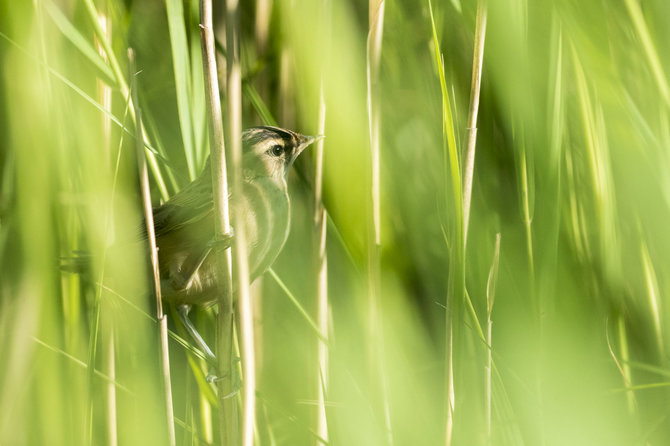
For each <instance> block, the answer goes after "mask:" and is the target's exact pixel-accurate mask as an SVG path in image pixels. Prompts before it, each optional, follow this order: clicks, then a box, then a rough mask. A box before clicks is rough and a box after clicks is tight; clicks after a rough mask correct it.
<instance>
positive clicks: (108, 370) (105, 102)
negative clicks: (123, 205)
mask: <svg viewBox="0 0 670 446" xmlns="http://www.w3.org/2000/svg"><path fill="white" fill-rule="evenodd" d="M98 22H99V23H100V27H101V28H102V30H103V31H104V33H105V37H106V38H107V39H108V40H111V38H112V28H111V26H109V25H108V23H109V20H108V19H107V16H106V15H105V14H104V13H100V15H99V16H98ZM95 48H96V50H97V51H98V54H100V57H101V58H102V59H103V60H104V61H105V63H108V59H107V56H106V54H105V50H104V48H102V45H100V42H99V40H98V39H96V42H95ZM96 84H97V93H98V102H100V104H102V106H103V107H104V108H106V109H107V110H111V109H112V89H111V87H110V86H109V85H107V83H105V82H104V81H103V80H102V79H100V78H98V79H97V81H96ZM102 134H103V154H104V163H105V167H106V168H107V169H108V168H109V165H110V161H111V160H110V141H111V139H112V121H111V119H109V117H108V116H106V115H104V114H103V115H102ZM115 182H116V178H115ZM112 195H113V194H112ZM109 218H111V216H110V217H108V220H107V221H109ZM108 229H109V228H106V231H107V230H108ZM103 330H104V333H103V342H104V345H103V349H104V357H105V361H104V368H103V373H105V374H107V376H109V377H110V380H111V381H110V382H108V383H107V384H106V389H105V403H106V411H105V412H106V413H105V415H106V416H105V429H106V437H107V445H108V446H116V445H117V444H118V435H117V419H116V386H115V385H114V382H113V381H114V380H115V379H116V368H115V367H116V365H115V357H114V327H113V326H110V325H109V324H104V325H103Z"/></svg>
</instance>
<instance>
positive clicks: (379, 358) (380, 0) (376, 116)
mask: <svg viewBox="0 0 670 446" xmlns="http://www.w3.org/2000/svg"><path fill="white" fill-rule="evenodd" d="M384 7H385V1H384V0H370V2H369V10H368V17H369V32H368V39H367V53H366V55H367V58H366V62H367V65H366V66H367V107H368V126H369V137H370V163H371V165H370V175H371V177H370V182H371V184H370V186H371V215H370V218H369V220H368V221H369V223H368V299H369V318H370V319H369V322H368V331H369V338H368V342H369V344H368V349H369V357H370V358H371V361H372V367H371V372H372V376H379V377H381V380H380V389H378V392H379V398H378V401H379V403H380V404H381V406H382V409H383V411H384V427H385V430H386V441H387V443H388V444H390V445H392V444H393V431H392V429H391V413H390V405H389V400H388V395H387V393H388V392H387V389H386V387H387V384H386V373H385V370H384V365H383V364H384V347H383V343H384V340H383V328H382V315H381V304H380V299H381V294H382V291H381V277H380V276H381V203H380V201H381V197H380V146H381V91H380V85H379V63H380V60H381V53H382V37H383V33H384Z"/></svg>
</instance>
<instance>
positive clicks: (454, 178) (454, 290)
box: [428, 0, 476, 446]
mask: <svg viewBox="0 0 670 446" xmlns="http://www.w3.org/2000/svg"><path fill="white" fill-rule="evenodd" d="M428 10H429V13H430V22H431V28H432V31H433V49H434V50H435V64H436V65H437V74H438V78H439V81H440V92H441V93H442V152H443V160H444V161H443V162H444V177H445V199H447V200H448V205H449V207H450V208H451V209H450V210H451V212H452V219H451V220H450V224H449V230H450V239H451V240H453V243H452V245H451V249H450V252H449V284H448V289H447V312H446V319H447V321H446V333H445V334H446V352H445V375H446V376H445V378H446V383H445V387H446V403H447V411H446V419H445V437H444V440H445V445H446V446H451V444H452V442H453V434H454V419H455V413H456V394H455V392H456V386H455V384H454V378H455V373H454V369H455V365H456V364H457V362H456V360H457V354H456V353H457V351H458V350H457V349H458V347H459V341H460V332H461V330H460V325H459V323H460V320H461V316H462V307H463V303H464V301H465V297H466V293H465V237H464V232H463V224H464V222H463V192H462V190H463V186H462V184H463V183H462V181H461V176H462V175H461V159H460V154H459V151H458V149H457V146H456V133H455V130H454V119H453V116H452V114H451V109H452V108H451V104H452V101H451V98H450V96H449V91H448V89H447V81H446V76H445V72H444V58H443V56H442V53H441V51H440V41H439V39H438V37H437V28H436V27H435V17H434V15H433V5H432V2H431V1H430V0H428ZM450 195H451V199H450V200H449V196H450ZM475 319H476V318H475Z"/></svg>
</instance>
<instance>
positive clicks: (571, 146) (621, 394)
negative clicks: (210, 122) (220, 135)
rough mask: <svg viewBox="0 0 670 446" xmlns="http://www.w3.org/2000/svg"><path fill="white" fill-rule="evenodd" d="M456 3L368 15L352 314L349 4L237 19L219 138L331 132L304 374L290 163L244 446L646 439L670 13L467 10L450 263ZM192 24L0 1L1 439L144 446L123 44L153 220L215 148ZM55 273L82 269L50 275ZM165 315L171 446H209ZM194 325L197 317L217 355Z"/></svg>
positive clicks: (668, 410) (123, 4) (110, 10)
mask: <svg viewBox="0 0 670 446" xmlns="http://www.w3.org/2000/svg"><path fill="white" fill-rule="evenodd" d="M221 3H222V2H215V9H216V11H215V12H216V13H215V21H216V31H215V33H216V35H217V38H218V39H219V40H220V42H221V45H220V46H219V47H218V50H219V55H220V66H219V68H220V73H221V76H220V78H221V83H222V88H221V91H222V95H225V92H226V86H225V78H226V76H225V63H224V60H225V57H224V54H225V51H226V49H225V37H224V36H225V31H224V30H225V21H224V19H223V5H222V4H221ZM370 3H372V4H378V3H379V2H370ZM478 6H479V7H482V5H478V2H476V1H474V0H450V1H447V0H435V1H434V2H433V4H432V5H431V4H430V3H429V2H428V0H425V1H424V0H394V1H386V2H385V8H384V24H383V40H382V47H381V59H380V64H379V70H378V80H377V81H376V85H378V88H379V89H378V91H377V93H378V94H376V95H375V101H376V103H377V104H378V107H379V111H380V116H381V121H380V122H381V144H380V179H381V188H380V190H381V195H380V197H381V199H380V222H381V225H380V227H381V257H380V274H379V283H380V284H381V293H380V294H379V296H378V298H377V299H371V298H370V292H369V287H368V276H369V267H368V261H369V257H370V252H371V250H370V249H369V247H370V243H371V242H370V236H369V235H370V234H369V231H368V228H369V224H368V222H369V221H370V218H371V217H370V215H371V206H370V202H371V198H370V197H371V175H370V171H371V162H370V138H369V131H368V129H369V127H368V125H369V124H368V123H369V121H368V109H367V102H366V101H367V84H366V82H367V81H366V75H367V71H366V70H367V66H366V44H367V38H368V33H369V27H370V21H369V17H368V16H369V8H370V5H369V4H368V3H367V2H365V1H362V0H346V1H327V0H324V1H308V0H286V1H275V2H273V1H272V0H257V1H253V2H251V1H250V2H241V5H240V8H241V9H240V31H241V32H240V36H239V41H240V50H241V51H240V58H241V63H242V71H243V98H242V109H243V126H244V127H249V126H252V125H260V124H277V125H279V126H282V127H286V128H291V129H293V130H296V131H299V132H302V133H305V134H315V133H317V130H318V120H317V118H318V114H319V100H320V91H321V88H322V89H323V103H324V104H325V110H326V121H325V122H326V123H325V135H326V139H325V146H324V152H323V153H324V159H323V205H324V206H325V209H326V211H327V260H328V296H327V299H328V301H327V302H328V305H327V307H328V330H327V337H328V344H327V349H326V350H327V360H328V361H327V366H326V367H325V368H324V367H323V364H324V363H323V362H321V363H320V362H319V358H318V344H319V335H318V332H317V331H316V330H315V328H314V326H313V323H314V320H315V319H316V318H317V307H318V303H317V292H316V290H317V276H316V264H317V259H316V256H315V244H316V242H315V237H314V234H315V233H318V230H316V229H315V228H314V219H313V215H314V212H315V209H314V207H315V204H314V202H315V201H314V187H315V158H314V157H313V154H311V153H310V154H306V155H303V156H302V157H301V159H299V161H298V162H297V163H296V166H295V169H294V171H293V172H292V174H291V176H290V179H289V187H290V193H291V196H292V206H293V207H292V212H293V219H292V230H291V235H290V238H289V241H288V243H287V245H286V247H285V249H284V250H283V252H282V254H281V255H280V257H279V258H278V260H277V261H276V263H275V265H274V266H273V268H272V272H270V273H268V274H266V275H265V276H263V277H262V278H260V279H259V280H257V281H256V283H255V284H254V286H253V295H254V302H255V308H256V310H255V311H256V313H255V323H256V360H257V370H256V375H257V378H258V385H257V393H256V402H257V410H256V428H255V437H256V443H257V444H263V445H266V444H267V445H303V444H324V443H325V444H334V445H377V444H380V445H387V444H395V445H436V444H445V441H446V440H445V435H446V434H445V432H446V430H447V427H446V426H447V420H448V419H453V423H454V425H453V438H452V439H451V444H456V445H485V444H495V445H528V446H535V445H664V444H668V442H669V441H670V428H669V426H670V420H669V419H668V418H669V415H670V406H668V404H667V401H668V397H670V394H669V393H668V392H669V389H668V386H669V385H670V369H669V368H668V363H669V361H668V344H669V343H670V337H669V336H668V335H669V333H668V331H667V328H666V327H667V326H668V322H669V321H670V312H669V311H670V310H669V307H668V304H667V299H666V296H667V293H668V290H669V287H670V257H669V255H670V254H668V253H670V230H669V223H668V222H670V175H669V174H668V172H670V120H669V111H670V87H669V86H668V79H667V72H668V69H669V67H670V59H669V56H668V55H670V47H669V45H668V42H670V26H668V25H669V23H668V17H670V4H669V3H667V2H665V1H662V0H624V1H621V2H607V1H599V0H586V1H584V0H582V1H574V0H567V1H566V0H564V1H551V0H535V1H528V0H496V1H490V2H489V4H488V9H487V12H486V16H487V23H486V28H485V29H486V37H485V50H484V57H483V74H482V87H481V98H480V102H479V120H478V124H477V127H478V133H477V146H476V147H477V148H476V158H475V163H474V181H473V194H472V210H471V214H470V219H469V228H468V231H467V245H466V250H465V252H464V253H460V254H459V249H457V246H458V245H459V244H460V243H463V241H464V240H465V239H464V234H463V232H462V226H459V221H461V220H462V208H461V205H460V204H459V199H455V198H454V189H453V185H454V184H458V182H460V181H461V176H462V175H463V161H464V150H465V146H466V140H467V116H468V110H469V106H470V96H471V89H470V86H471V78H472V71H473V46H474V36H475V32H476V11H477V8H478ZM431 17H432V19H431ZM198 20H199V18H198V2H197V1H196V0H166V1H150V2H146V1H137V0H96V1H95V2H94V1H93V0H82V1H75V0H33V1H20V2H15V1H9V0H2V1H0V104H1V105H0V171H1V173H0V175H1V176H0V443H1V444H6V445H42V444H53V445H59V444H68V445H69V444H95V445H116V444H128V445H130V444H138V445H139V444H142V445H145V444H168V433H167V432H168V427H167V425H168V423H167V422H166V421H165V417H164V414H165V409H164V406H165V404H166V403H165V394H164V391H163V387H162V384H161V382H162V381H161V380H162V375H161V371H160V367H159V364H160V361H159V356H158V351H159V349H158V324H157V322H156V319H155V308H154V307H155V300H154V298H153V294H152V289H151V282H150V280H149V277H150V276H149V268H148V263H147V260H146V252H147V249H145V248H146V247H143V246H140V245H138V244H137V243H135V244H133V243H128V241H129V240H132V238H133V237H134V234H136V231H137V227H138V225H139V224H140V223H141V221H142V214H141V198H140V192H139V182H138V178H137V166H136V153H135V138H134V135H135V134H136V131H135V125H134V108H132V107H130V106H129V100H128V97H129V88H130V87H129V86H130V84H131V79H132V76H131V72H130V69H129V64H128V58H127V49H128V48H130V47H132V48H133V49H134V51H135V54H136V62H135V63H136V71H137V72H138V74H137V75H136V76H135V80H136V84H137V93H138V96H139V104H135V105H138V106H139V107H141V109H142V116H143V119H144V124H145V130H146V131H145V133H146V143H147V151H146V155H147V159H148V161H149V166H150V180H151V189H152V196H153V202H154V204H155V205H156V204H158V203H160V202H161V201H164V200H166V199H168V198H169V196H171V195H172V194H174V193H175V192H177V191H178V190H180V188H182V187H184V186H185V185H186V184H188V183H189V181H190V180H192V179H193V178H195V176H197V175H198V174H199V173H200V171H201V170H202V167H203V164H204V161H205V158H206V156H207V153H208V151H209V145H208V133H207V127H206V122H207V121H206V113H205V102H204V101H205V96H204V89H203V81H202V59H201V52H200V40H199V36H200V32H199V28H198ZM436 50H437V51H436ZM441 81H443V86H444V88H441ZM443 104H446V107H447V111H449V113H446V112H445V109H444V108H443ZM450 129H453V132H454V138H453V140H452V139H450V138H447V135H448V133H449V132H448V130H450ZM445 131H446V133H445ZM450 153H455V154H457V155H458V157H459V159H458V163H457V164H454V162H453V161H449V158H448V155H449V154H450ZM454 167H455V168H456V172H460V174H459V175H456V176H455V175H454V169H453V168H454ZM454 181H456V183H454ZM459 227H460V228H461V229H460V230H459ZM459 231H460V232H459ZM497 240H498V241H497ZM119 246H121V247H123V248H122V249H120V248H119ZM77 251H86V252H87V253H90V254H91V260H92V261H91V265H90V268H88V269H87V270H86V271H85V272H84V273H82V274H70V273H66V272H63V271H60V269H59V258H60V257H68V256H71V255H72V254H73V252H77ZM459 274H462V275H463V276H464V277H465V283H464V286H463V287H461V288H460V292H459V289H457V288H458V286H459V285H458V283H459V282H458V278H457V277H456V276H458V275H459ZM448 296H449V298H448ZM166 311H167V312H168V315H169V317H170V325H169V328H170V331H171V336H170V345H169V346H170V351H169V353H170V370H171V374H172V396H173V407H174V424H175V429H176V441H177V444H180V445H195V444H214V443H218V441H219V440H218V439H219V438H220V431H219V430H220V427H219V426H218V422H217V416H216V411H217V408H216V405H217V400H216V398H215V397H214V391H215V389H214V388H213V387H211V386H210V385H209V384H207V383H206V382H205V381H204V376H205V375H206V374H207V372H208V370H207V366H206V365H205V364H204V362H203V361H202V360H201V359H200V358H199V357H198V356H197V355H195V354H193V353H192V352H190V350H189V349H188V348H186V347H185V346H184V345H183V344H184V340H187V338H185V337H184V335H183V334H180V331H179V328H178V327H177V326H176V325H175V324H174V322H173V315H174V313H171V312H170V309H169V308H166ZM215 312H216V309H215V308H213V309H212V308H210V309H198V310H196V315H195V319H196V320H197V323H198V325H199V327H200V329H201V330H202V331H203V332H204V333H205V336H206V338H207V339H208V341H210V342H212V343H214V325H215V324H214V319H215V316H214V313H215ZM489 326H490V327H491V330H490V332H489V330H488V327H489ZM449 327H452V330H450V329H449ZM452 333H454V334H455V337H454V338H452V337H451V334H452ZM452 339H453V340H454V342H455V347H454V356H453V371H454V381H453V382H454V386H453V392H449V388H448V387H449V386H447V382H448V375H449V373H448V371H449V367H448V360H447V359H448V356H447V355H446V354H445V352H446V351H447V347H448V346H449V345H451V344H452ZM322 345H323V344H322ZM243 365H244V359H243V360H242V366H243ZM320 389H322V390H324V389H325V390H326V392H325V404H324V405H320V403H319V399H318V394H319V391H320ZM450 394H451V395H453V397H454V405H453V412H452V414H453V418H451V417H450V416H449V411H448V404H447V401H448V400H449V396H448V395H450ZM235 398H236V399H237V401H238V402H240V404H241V399H240V398H239V395H236V396H235ZM320 408H325V409H324V412H325V414H326V420H327V425H326V430H325V431H324V430H323V426H322V425H319V421H318V418H319V417H318V413H319V409H320ZM324 432H325V433H324Z"/></svg>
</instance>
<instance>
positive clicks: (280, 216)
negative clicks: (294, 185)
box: [240, 178, 290, 280]
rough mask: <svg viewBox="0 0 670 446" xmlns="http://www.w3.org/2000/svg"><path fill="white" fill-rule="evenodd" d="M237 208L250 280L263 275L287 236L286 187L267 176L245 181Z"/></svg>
mask: <svg viewBox="0 0 670 446" xmlns="http://www.w3.org/2000/svg"><path fill="white" fill-rule="evenodd" d="M242 198H243V199H242V203H240V205H241V211H242V213H243V215H244V221H245V235H246V238H247V249H248V256H249V257H248V258H249V272H250V275H251V279H252V280H253V279H254V278H255V277H257V276H259V275H261V274H263V272H265V270H266V269H267V268H269V267H270V265H272V263H273V262H274V260H275V259H276V258H277V256H278V255H279V252H280V251H281V249H282V247H283V246H284V243H286V239H287V238H288V232H289V222H290V204H289V198H288V194H287V192H286V189H282V188H280V187H278V186H277V185H276V184H275V183H274V182H273V181H271V180H269V179H264V178H263V179H257V180H255V181H249V182H245V184H244V193H243V197H242Z"/></svg>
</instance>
